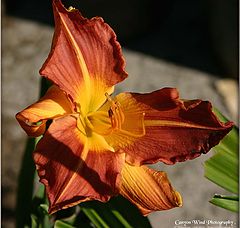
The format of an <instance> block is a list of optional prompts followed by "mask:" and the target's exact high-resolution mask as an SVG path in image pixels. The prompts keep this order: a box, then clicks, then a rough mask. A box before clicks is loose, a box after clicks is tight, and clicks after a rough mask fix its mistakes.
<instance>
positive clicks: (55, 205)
mask: <svg viewBox="0 0 240 228" xmlns="http://www.w3.org/2000/svg"><path fill="white" fill-rule="evenodd" d="M80 134H81V133H80V132H79V130H78V129H77V128H76V119H75V118H74V117H72V116H67V117H63V118H59V119H56V120H54V121H53V123H52V124H51V125H50V127H49V129H48V130H47V132H46V133H45V135H44V137H43V139H42V140H41V141H40V142H39V143H38V145H37V148H36V150H35V152H34V161H35V163H36V166H37V171H38V175H39V177H40V181H41V182H42V183H43V184H44V185H45V186H46V190H47V195H48V198H49V202H50V207H49V212H50V213H54V212H55V211H57V210H60V209H63V208H67V207H71V206H74V205H76V204H78V203H80V202H83V201H86V200H92V199H96V200H100V201H107V200H108V199H109V198H110V197H111V196H112V195H114V194H116V193H117V188H116V185H117V184H118V182H119V177H120V172H121V168H122V165H123V162H124V154H119V153H113V152H111V151H107V150H106V151H94V150H92V149H90V148H89V147H88V142H87V140H86V141H84V138H83V137H82V136H80ZM81 138H82V139H83V141H81Z"/></svg>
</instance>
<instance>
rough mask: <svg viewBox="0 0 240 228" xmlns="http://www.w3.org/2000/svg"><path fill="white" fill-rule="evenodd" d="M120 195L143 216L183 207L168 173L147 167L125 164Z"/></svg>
mask: <svg viewBox="0 0 240 228" xmlns="http://www.w3.org/2000/svg"><path fill="white" fill-rule="evenodd" d="M120 194H121V195H123V196H124V197H125V198H127V199H128V200H129V201H131V202H132V203H133V204H135V205H136V206H137V207H138V209H139V210H140V211H141V212H142V214H143V215H147V214H149V213H150V212H152V211H160V210H168V209H171V208H174V207H180V206H182V198H181V195H180V194H179V193H178V192H177V191H175V190H174V189H173V188H172V186H171V184H170V182H169V180H168V178H167V175H166V173H165V172H160V171H155V170H152V169H149V168H148V167H146V166H139V167H136V166H131V165H128V164H125V166H124V168H123V170H122V184H121V185H120Z"/></svg>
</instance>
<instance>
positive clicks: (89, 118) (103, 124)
mask: <svg viewBox="0 0 240 228" xmlns="http://www.w3.org/2000/svg"><path fill="white" fill-rule="evenodd" d="M105 96H106V99H107V102H109V109H108V111H101V110H98V111H95V112H90V113H88V114H87V115H86V116H84V115H83V114H82V113H81V108H80V105H79V106H78V112H77V113H78V114H79V115H78V118H77V128H78V129H79V131H81V132H82V133H83V134H84V135H86V136H91V134H92V132H95V133H97V134H100V135H103V136H104V135H109V134H111V133H112V132H113V131H114V130H120V129H121V126H122V124H123V122H124V119H125V116H124V113H123V110H122V108H121V105H120V103H119V102H118V101H114V100H113V99H112V98H111V97H110V96H109V94H108V93H105Z"/></svg>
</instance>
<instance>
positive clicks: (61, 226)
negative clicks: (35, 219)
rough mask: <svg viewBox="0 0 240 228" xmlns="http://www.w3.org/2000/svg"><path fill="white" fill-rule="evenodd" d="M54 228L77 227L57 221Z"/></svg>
mask: <svg viewBox="0 0 240 228" xmlns="http://www.w3.org/2000/svg"><path fill="white" fill-rule="evenodd" d="M54 228H76V227H75V226H72V225H70V224H68V223H67V222H64V221H61V220H57V221H56V222H55V224H54Z"/></svg>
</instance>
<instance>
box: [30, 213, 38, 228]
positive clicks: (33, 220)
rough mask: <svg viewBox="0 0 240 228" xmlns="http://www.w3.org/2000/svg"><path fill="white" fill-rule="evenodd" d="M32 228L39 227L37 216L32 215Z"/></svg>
mask: <svg viewBox="0 0 240 228" xmlns="http://www.w3.org/2000/svg"><path fill="white" fill-rule="evenodd" d="M31 228H38V223H37V217H36V216H35V215H31Z"/></svg>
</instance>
